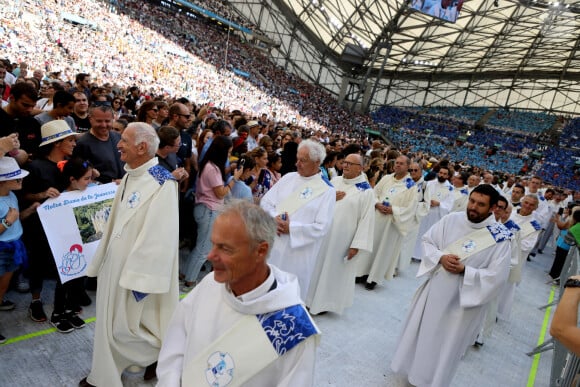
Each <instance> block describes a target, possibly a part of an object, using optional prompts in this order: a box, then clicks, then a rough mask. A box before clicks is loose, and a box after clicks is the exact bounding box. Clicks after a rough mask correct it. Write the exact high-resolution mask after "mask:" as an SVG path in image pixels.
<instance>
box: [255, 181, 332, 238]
mask: <svg viewBox="0 0 580 387" xmlns="http://www.w3.org/2000/svg"><path fill="white" fill-rule="evenodd" d="M315 201H316V202H317V203H318V204H319V206H318V211H317V212H316V215H315V217H314V221H313V222H301V220H300V216H299V215H297V214H295V215H290V216H289V220H290V246H291V247H293V248H299V247H302V246H307V245H309V244H312V243H314V242H316V241H318V240H320V239H321V238H323V237H324V236H325V235H326V233H327V232H328V229H329V228H330V224H331V223H332V215H333V213H334V205H335V203H336V191H335V190H334V188H331V189H329V190H327V191H326V192H325V193H324V194H322V195H321V196H319V197H318V198H316V199H315ZM264 209H265V208H264Z"/></svg>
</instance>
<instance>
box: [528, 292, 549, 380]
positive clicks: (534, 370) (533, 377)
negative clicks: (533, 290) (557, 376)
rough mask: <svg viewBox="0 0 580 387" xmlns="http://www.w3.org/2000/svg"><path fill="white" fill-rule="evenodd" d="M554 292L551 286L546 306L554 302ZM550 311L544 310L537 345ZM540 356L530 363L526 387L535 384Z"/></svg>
mask: <svg viewBox="0 0 580 387" xmlns="http://www.w3.org/2000/svg"><path fill="white" fill-rule="evenodd" d="M555 290H556V286H552V290H551V291H550V297H548V304H551V303H552V301H554V294H555ZM551 311H552V307H551V306H549V307H547V308H546V313H544V322H543V323H542V329H541V330H540V337H538V343H537V345H540V344H542V343H543V342H544V338H545V337H546V332H547V331H548V322H549V321H550V314H551ZM540 356H541V353H537V354H535V355H534V361H533V362H532V367H531V368H530V374H529V375H528V384H526V387H534V383H535V382H536V374H537V372H538V365H539V364H540Z"/></svg>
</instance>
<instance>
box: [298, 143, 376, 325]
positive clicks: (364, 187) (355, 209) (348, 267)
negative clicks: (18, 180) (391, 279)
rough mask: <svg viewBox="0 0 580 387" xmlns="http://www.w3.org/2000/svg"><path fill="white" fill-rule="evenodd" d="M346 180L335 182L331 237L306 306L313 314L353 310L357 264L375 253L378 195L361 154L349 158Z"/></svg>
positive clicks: (344, 162)
mask: <svg viewBox="0 0 580 387" xmlns="http://www.w3.org/2000/svg"><path fill="white" fill-rule="evenodd" d="M342 165H343V170H342V171H343V172H342V176H337V177H335V178H334V179H332V185H334V188H335V189H336V206H335V208H334V218H333V221H332V226H331V228H330V231H329V233H328V234H327V236H326V239H325V240H324V243H323V245H322V248H321V249H320V257H319V258H318V261H317V264H316V267H315V270H314V274H313V276H312V280H311V283H310V290H309V292H308V297H307V299H306V305H307V306H309V307H310V313H311V314H313V315H315V314H319V313H323V312H335V313H338V314H341V313H342V312H343V310H344V308H348V307H350V306H352V303H353V298H354V279H355V275H356V268H355V265H356V260H357V259H358V254H359V252H360V251H361V250H364V251H366V252H369V253H370V252H371V251H372V249H373V227H374V203H375V200H374V195H373V190H372V188H371V186H370V184H369V183H368V181H367V179H366V176H365V174H364V173H363V159H362V157H361V156H360V155H358V154H355V153H353V154H350V155H348V156H346V158H345V159H344V161H343V163H342Z"/></svg>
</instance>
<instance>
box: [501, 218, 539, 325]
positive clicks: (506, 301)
mask: <svg viewBox="0 0 580 387" xmlns="http://www.w3.org/2000/svg"><path fill="white" fill-rule="evenodd" d="M518 212H519V209H514V211H512V215H511V216H510V220H511V221H513V222H515V223H516V224H517V225H518V226H519V227H520V230H519V231H518V232H517V233H516V238H515V239H514V242H515V243H514V245H515V246H514V250H515V251H514V253H515V254H512V262H511V265H510V274H509V278H508V281H507V282H506V283H505V284H504V286H503V289H502V291H501V293H500V295H499V297H498V307H497V315H498V317H499V318H501V319H502V320H509V316H510V313H511V310H512V307H513V304H514V298H515V292H516V286H517V285H518V284H519V283H520V281H521V279H522V271H523V269H524V265H525V263H526V258H527V257H528V254H529V253H530V251H532V249H533V248H534V245H535V244H536V241H537V239H538V235H540V227H541V226H540V224H539V222H537V220H536V219H535V217H534V214H535V213H534V212H532V213H531V214H530V215H527V216H522V215H520V214H519V213H518ZM533 221H535V222H536V223H535V224H536V225H537V227H536V228H537V229H535V228H534V227H532V226H531V224H533V223H531V222H533Z"/></svg>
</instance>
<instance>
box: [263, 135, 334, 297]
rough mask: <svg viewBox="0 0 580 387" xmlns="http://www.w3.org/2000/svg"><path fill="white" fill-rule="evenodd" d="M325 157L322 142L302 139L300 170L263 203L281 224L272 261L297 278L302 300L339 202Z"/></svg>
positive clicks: (299, 151) (282, 179)
mask: <svg viewBox="0 0 580 387" xmlns="http://www.w3.org/2000/svg"><path fill="white" fill-rule="evenodd" d="M325 157H326V151H325V149H324V147H323V146H322V145H321V144H320V143H318V142H316V141H313V140H304V141H302V142H301V143H300V145H298V153H297V155H296V160H297V161H296V168H297V170H298V171H297V172H290V173H287V174H286V175H284V176H283V177H282V178H281V179H280V180H279V181H278V183H276V184H275V185H274V186H273V187H272V188H271V189H270V190H269V191H268V192H267V193H266V194H265V195H264V196H263V197H262V201H261V202H260V206H262V208H263V209H264V210H266V212H268V213H269V214H270V215H271V216H273V217H274V218H275V219H276V223H277V224H278V229H277V234H278V235H277V237H276V240H275V242H274V246H273V247H272V253H271V255H270V256H271V258H270V262H271V263H272V264H274V265H276V266H277V267H279V268H280V269H282V270H284V271H287V272H289V273H292V274H294V275H296V276H297V277H298V282H299V283H300V296H301V297H302V299H303V300H305V299H306V296H307V294H308V289H309V286H310V278H311V277H312V273H313V272H314V267H315V266H316V260H317V259H318V253H319V252H320V246H321V245H322V241H323V240H324V237H325V236H326V234H327V233H328V230H329V229H330V224H331V223H332V214H333V212H334V206H335V203H336V191H335V189H334V187H333V186H332V184H330V182H329V181H328V180H326V179H325V178H324V177H323V176H322V175H321V173H320V165H321V164H322V162H323V161H324V159H325Z"/></svg>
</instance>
